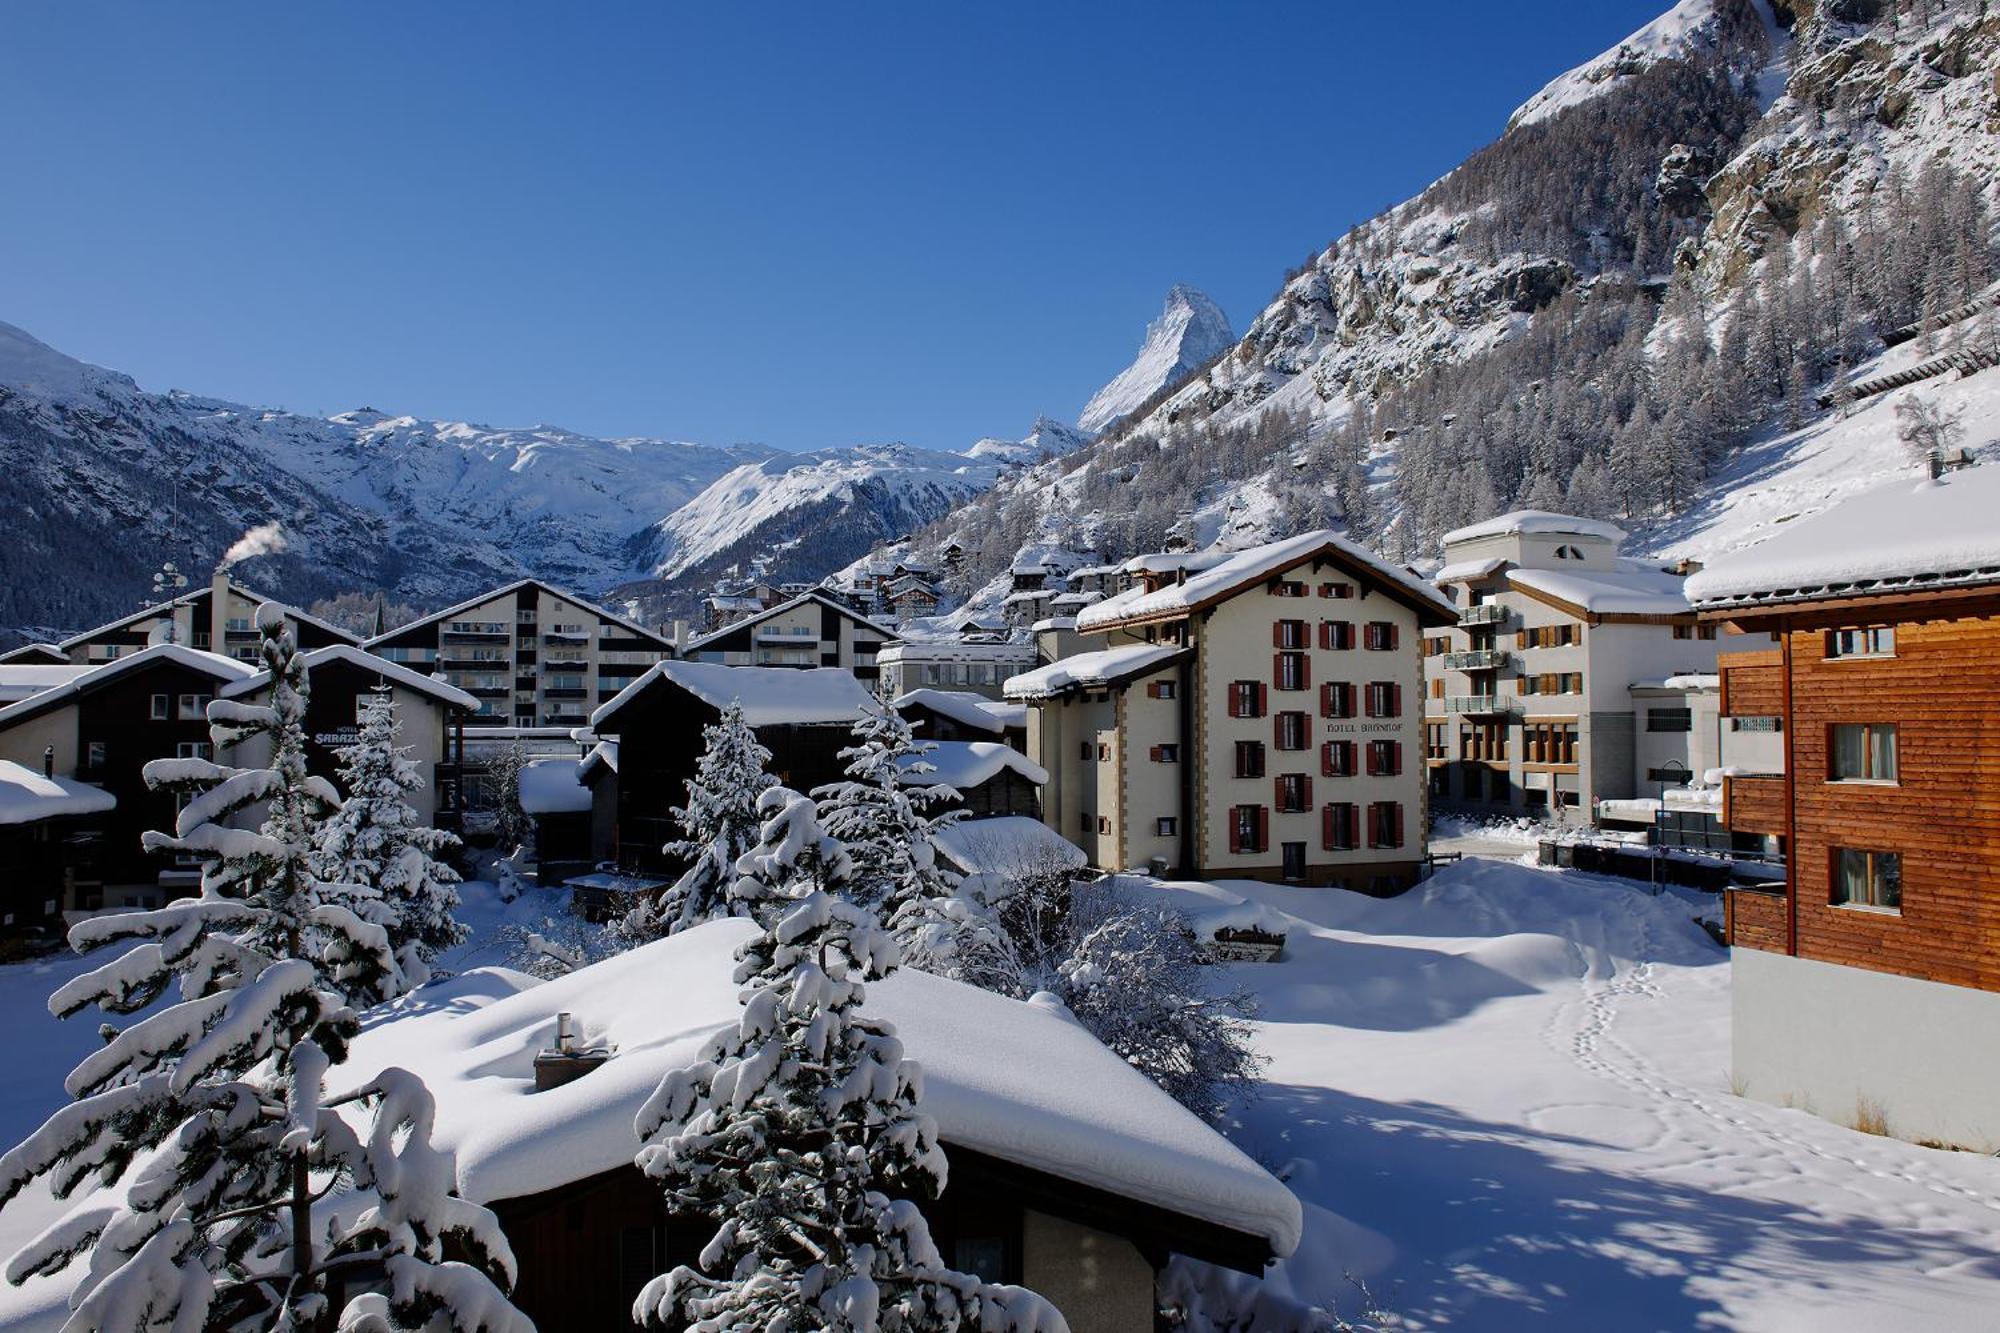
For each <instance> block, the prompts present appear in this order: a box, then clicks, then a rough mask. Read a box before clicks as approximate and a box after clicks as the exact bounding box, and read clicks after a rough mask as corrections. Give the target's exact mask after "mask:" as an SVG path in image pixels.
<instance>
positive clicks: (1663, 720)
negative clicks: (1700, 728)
mask: <svg viewBox="0 0 2000 1333" xmlns="http://www.w3.org/2000/svg"><path fill="white" fill-rule="evenodd" d="M1646 730H1648V731H1693V730H1694V710H1693V709H1689V708H1648V709H1647V710H1646Z"/></svg>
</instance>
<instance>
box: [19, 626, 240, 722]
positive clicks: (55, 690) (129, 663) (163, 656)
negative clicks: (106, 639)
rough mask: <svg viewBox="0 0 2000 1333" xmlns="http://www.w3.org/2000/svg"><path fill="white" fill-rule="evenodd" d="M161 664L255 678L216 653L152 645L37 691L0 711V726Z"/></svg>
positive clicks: (228, 678)
mask: <svg viewBox="0 0 2000 1333" xmlns="http://www.w3.org/2000/svg"><path fill="white" fill-rule="evenodd" d="M162 660H165V661H170V662H177V663H179V664H180V665H182V666H184V667H191V668H193V669H194V670H196V671H201V672H205V673H206V674H208V675H209V676H212V677H214V678H215V679H216V680H221V681H230V682H234V681H238V680H242V679H244V678H245V677H248V676H254V675H256V674H258V672H257V668H256V667H254V666H252V665H251V664H250V663H248V662H239V661H237V660H236V659H235V658H233V657H224V656H223V655H222V654H220V653H211V652H206V651H204V650H202V649H199V648H189V647H187V646H186V645H185V644H179V643H156V644H154V645H152V646H151V647H149V648H142V649H140V650H139V651H138V652H136V653H131V654H128V655H127V656H124V657H114V658H112V659H111V660H110V661H109V662H105V663H102V664H100V665H97V666H94V667H92V668H91V669H90V670H88V671H85V672H84V673H82V674H81V675H78V676H72V677H71V678H70V679H69V680H68V681H66V682H64V683H63V684H60V685H51V686H50V687H49V688H47V689H45V690H38V691H36V692H35V693H34V694H31V695H29V696H28V697H27V698H25V699H21V700H18V701H16V702H14V703H11V704H8V705H7V706H6V707H5V708H0V726H5V725H6V724H7V723H9V722H12V721H14V720H15V719H16V718H21V717H30V716H33V715H34V714H36V713H39V712H41V711H42V710H43V709H45V708H52V707H54V706H55V705H56V704H58V703H60V702H62V701H63V700H65V699H68V698H71V697H73V696H75V695H77V694H81V693H82V692H84V691H85V690H89V689H94V688H95V687H96V686H98V685H100V684H102V683H103V682H104V681H107V680H110V679H112V678H114V677H116V676H120V675H123V674H124V673H125V672H127V671H133V670H136V669H138V668H139V667H141V666H148V665H151V664H152V663H154V662H159V661H162Z"/></svg>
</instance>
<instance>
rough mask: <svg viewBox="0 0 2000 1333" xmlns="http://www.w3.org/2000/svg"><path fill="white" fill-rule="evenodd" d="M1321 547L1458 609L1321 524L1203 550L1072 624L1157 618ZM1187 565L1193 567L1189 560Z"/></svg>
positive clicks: (1416, 596)
mask: <svg viewBox="0 0 2000 1333" xmlns="http://www.w3.org/2000/svg"><path fill="white" fill-rule="evenodd" d="M1321 551H1332V552H1335V553H1337V554H1339V555H1341V556H1343V557H1344V558H1346V559H1347V560H1348V561H1349V562H1351V563H1354V564H1358V565H1361V566H1363V567H1364V568H1366V569H1368V570H1369V571H1370V572H1371V573H1373V574H1375V575H1377V576H1378V577H1380V578H1381V579H1382V580H1383V581H1384V582H1386V583H1389V584H1391V585H1393V586H1395V587H1397V588H1399V589H1400V590H1401V591H1402V592H1403V593H1404V594H1406V595H1407V596H1408V597H1410V598H1411V599H1412V600H1414V601H1416V602H1419V603H1421V604H1423V605H1425V606H1428V607H1430V608H1431V609H1432V610H1434V611H1437V612H1439V613H1440V614H1443V615H1448V616H1454V617H1455V616H1457V614H1458V608H1457V607H1455V606H1453V605H1452V602H1451V599H1450V598H1448V597H1446V596H1445V595H1444V594H1443V593H1441V592H1439V591H1438V590H1437V588H1435V587H1433V586H1432V585H1431V584H1430V583H1429V582H1428V581H1426V580H1424V579H1422V578H1419V577H1418V576H1417V575H1415V574H1412V573H1411V572H1410V571H1409V570H1407V569H1401V568H1398V567H1397V566H1395V565H1392V564H1390V563H1389V562H1388V561H1387V560H1384V559H1383V558H1382V557H1381V556H1379V555H1377V554H1375V553H1374V552H1373V551H1370V550H1368V549H1367V548H1366V547H1364V546H1361V545H1359V544H1357V543H1355V542H1352V541H1349V540H1348V539H1347V538H1345V537H1343V536H1341V535H1340V534H1339V533H1337V532H1335V531H1333V530H1332V529H1331V528H1320V529H1318V530H1316V531H1313V532H1302V533H1300V534H1299V535H1298V536H1296V537H1288V538H1286V539H1285V540H1283V541H1275V542H1266V543H1265V544H1263V545H1262V546H1252V547H1249V548H1247V549H1245V550H1241V551H1233V552H1228V553H1223V554H1222V555H1221V558H1220V559H1214V557H1215V555H1216V554H1217V553H1215V552H1203V553H1202V556H1203V557H1205V558H1208V559H1212V560H1213V563H1206V564H1203V565H1201V566H1200V572H1199V573H1194V574H1190V575H1189V576H1188V579H1187V581H1186V582H1185V583H1175V584H1170V585H1168V586H1167V587H1164V588H1161V589H1160V590H1159V591H1157V592H1147V591H1146V590H1145V588H1144V587H1143V586H1142V587H1137V588H1129V589H1127V590H1126V591H1124V592H1121V593H1119V594H1118V595H1117V596H1115V597H1109V598H1106V599H1105V600H1104V601H1101V602H1098V603H1097V604H1095V605H1094V606H1087V607H1085V608H1084V609H1083V610H1082V611H1080V612H1078V613H1077V617H1076V627H1077V629H1078V631H1079V632H1081V633H1084V634H1094V633H1098V632H1101V631H1103V630H1107V629H1112V628H1114V627H1116V626H1118V625H1123V624H1127V623H1130V622H1133V621H1142V620H1153V619H1160V618H1162V617H1166V616H1171V615H1173V614H1175V613H1176V612H1183V611H1190V610H1193V609H1194V608H1195V607H1198V606H1202V605H1205V604H1206V603H1208V602H1210V601H1215V600H1219V599H1220V598H1222V597H1224V596H1227V595H1229V594H1230V593H1232V592H1235V591H1237V590H1239V589H1242V588H1246V587H1248V586H1250V585H1251V584H1254V583H1258V582H1261V581H1262V580H1264V579H1267V578H1270V577H1272V576H1274V575H1276V574H1280V573H1283V572H1284V571H1285V570H1287V569H1289V568H1290V567H1291V566H1293V565H1296V564H1298V563H1299V562H1300V561H1302V560H1307V559H1310V558H1311V557H1312V556H1313V555H1314V554H1316V553H1318V552H1321ZM1175 558H1176V559H1178V558H1179V557H1175ZM1187 567H1189V568H1194V567H1196V566H1195V565H1194V564H1192V563H1190V564H1189V565H1188V566H1187ZM1017 679H1018V677H1017Z"/></svg>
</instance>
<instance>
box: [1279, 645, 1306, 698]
mask: <svg viewBox="0 0 2000 1333" xmlns="http://www.w3.org/2000/svg"><path fill="white" fill-rule="evenodd" d="M1271 680H1272V682H1273V683H1274V684H1275V685H1276V686H1277V687H1278V688H1279V689H1281V690H1303V689H1305V688H1306V686H1308V685H1309V684H1311V683H1312V682H1311V675H1310V672H1309V671H1308V670H1307V668H1306V655H1305V654H1304V653H1279V654H1278V655H1277V657H1276V658H1274V659H1273V660H1272V662H1271Z"/></svg>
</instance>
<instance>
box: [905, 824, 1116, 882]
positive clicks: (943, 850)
mask: <svg viewBox="0 0 2000 1333" xmlns="http://www.w3.org/2000/svg"><path fill="white" fill-rule="evenodd" d="M936 842H937V849H938V852H939V853H940V854H941V855H942V856H943V857H944V858H945V859H946V860H948V861H950V862H951V863H952V864H953V865H955V866H957V867H958V868H959V869H960V870H963V871H965V872H966V873H967V874H969V875H993V874H1006V873H1008V872H1010V871H1023V870H1032V869H1034V868H1035V867H1037V866H1039V865H1041V864H1043V863H1044V862H1047V861H1051V860H1053V861H1056V862H1059V863H1061V864H1063V865H1067V866H1073V867H1075V868H1077V869H1081V868H1082V867H1083V866H1084V865H1086V864H1087V863H1088V862H1089V860H1090V858H1089V857H1087V856H1085V855H1084V854H1083V849H1082V848H1080V847H1078V846H1077V845H1076V844H1075V843H1072V842H1070V841H1069V840H1068V839H1067V838H1065V837H1063V836H1062V835H1061V834H1060V833H1057V832H1056V831H1055V830H1054V829H1052V828H1050V827H1049V826H1048V825H1047V824H1044V823H1043V822H1042V821H1041V820H1039V819H1030V818H1029V817H1028V816H1026V815H994V816H993V817H991V818H989V819H961V820H959V821H958V822H957V823H956V824H952V825H950V826H949V827H946V828H943V829H940V830H939V831H938V835H937V839H936Z"/></svg>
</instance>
